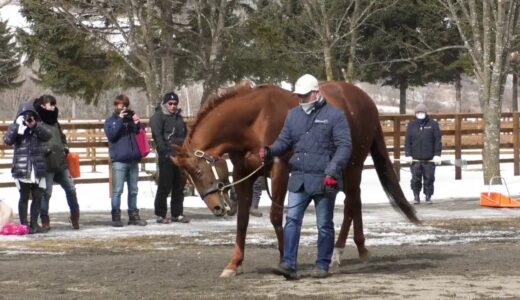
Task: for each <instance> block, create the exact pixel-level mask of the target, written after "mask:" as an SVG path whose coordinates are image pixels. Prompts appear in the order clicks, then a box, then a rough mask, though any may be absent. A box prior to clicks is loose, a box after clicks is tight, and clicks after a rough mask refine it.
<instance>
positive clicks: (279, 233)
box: [270, 161, 289, 262]
mask: <svg viewBox="0 0 520 300" xmlns="http://www.w3.org/2000/svg"><path fill="white" fill-rule="evenodd" d="M288 180H289V169H288V168H287V164H286V163H285V162H282V161H280V162H278V163H275V165H274V166H273V169H272V171H271V193H272V194H271V196H272V197H273V199H272V204H271V212H270V218H271V224H273V227H274V232H275V233H276V239H277V240H278V251H279V253H280V261H279V262H281V261H282V258H283V203H284V200H285V194H286V193H287V182H288Z"/></svg>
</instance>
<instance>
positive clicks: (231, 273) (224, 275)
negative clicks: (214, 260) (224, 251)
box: [220, 269, 237, 278]
mask: <svg viewBox="0 0 520 300" xmlns="http://www.w3.org/2000/svg"><path fill="white" fill-rule="evenodd" d="M236 275H237V271H236V270H233V269H224V271H222V274H220V278H231V277H235V276H236Z"/></svg>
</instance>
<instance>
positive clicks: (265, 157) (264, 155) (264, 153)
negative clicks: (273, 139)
mask: <svg viewBox="0 0 520 300" xmlns="http://www.w3.org/2000/svg"><path fill="white" fill-rule="evenodd" d="M258 155H259V156H260V159H261V160H262V161H270V160H272V159H273V157H272V155H271V149H269V147H267V146H266V147H262V148H260V150H258Z"/></svg>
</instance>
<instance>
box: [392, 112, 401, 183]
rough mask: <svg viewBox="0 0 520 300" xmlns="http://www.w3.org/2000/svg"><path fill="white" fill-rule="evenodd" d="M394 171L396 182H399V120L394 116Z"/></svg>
mask: <svg viewBox="0 0 520 300" xmlns="http://www.w3.org/2000/svg"><path fill="white" fill-rule="evenodd" d="M392 119H393V120H394V171H395V174H396V175H397V180H399V181H401V161H400V160H399V158H400V157H401V118H400V117H399V116H394V117H393V118H392Z"/></svg>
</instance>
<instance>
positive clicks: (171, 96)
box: [162, 92, 179, 104]
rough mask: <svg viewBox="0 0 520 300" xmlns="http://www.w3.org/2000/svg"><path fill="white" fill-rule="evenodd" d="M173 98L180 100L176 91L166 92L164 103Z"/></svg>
mask: <svg viewBox="0 0 520 300" xmlns="http://www.w3.org/2000/svg"><path fill="white" fill-rule="evenodd" d="M171 100H173V101H176V102H179V96H177V94H175V93H174V92H169V93H166V94H164V96H163V98H162V104H165V103H166V102H168V101H171Z"/></svg>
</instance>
